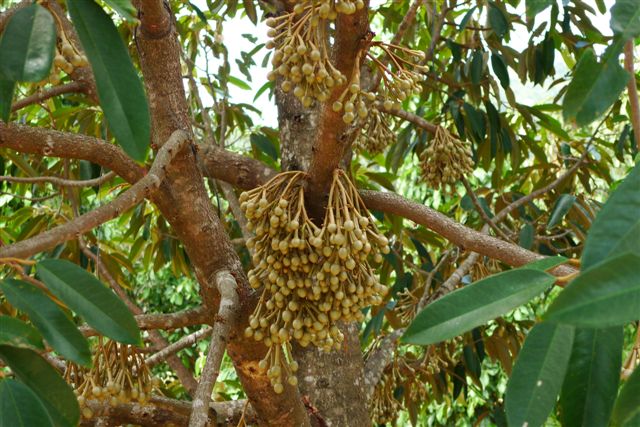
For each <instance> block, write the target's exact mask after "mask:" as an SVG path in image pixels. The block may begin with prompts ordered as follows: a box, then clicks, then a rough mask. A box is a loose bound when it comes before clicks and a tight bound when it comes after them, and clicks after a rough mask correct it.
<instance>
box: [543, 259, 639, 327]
mask: <svg viewBox="0 0 640 427" xmlns="http://www.w3.org/2000/svg"><path fill="white" fill-rule="evenodd" d="M545 319H547V320H549V321H553V322H563V323H569V324H571V325H574V326H581V327H592V328H600V327H609V326H616V325H623V324H625V323H628V322H631V321H633V320H637V319H640V256H636V255H632V254H624V255H621V256H619V257H615V258H611V259H609V260H607V261H605V262H603V263H600V264H598V265H596V266H595V267H592V268H591V269H588V270H586V271H584V272H583V273H582V274H580V275H579V276H578V277H577V278H576V279H575V280H573V281H572V282H571V283H570V284H569V286H567V287H566V288H565V289H564V290H563V291H562V292H561V293H560V295H558V297H557V298H556V299H555V300H554V301H553V303H552V304H551V306H550V307H549V309H548V310H547V313H546V314H545Z"/></svg>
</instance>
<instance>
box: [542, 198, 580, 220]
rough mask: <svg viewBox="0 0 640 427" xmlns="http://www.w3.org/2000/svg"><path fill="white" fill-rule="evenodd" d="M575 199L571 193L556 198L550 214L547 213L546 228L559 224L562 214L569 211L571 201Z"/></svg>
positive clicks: (571, 204)
mask: <svg viewBox="0 0 640 427" xmlns="http://www.w3.org/2000/svg"><path fill="white" fill-rule="evenodd" d="M575 201H576V196H574V195H571V194H562V195H561V196H560V197H558V200H556V203H555V205H554V206H553V209H552V210H551V215H549V222H548V223H547V228H553V227H555V226H556V225H558V224H560V222H561V221H562V219H563V218H564V216H565V215H566V214H567V213H568V212H569V210H570V209H571V207H572V206H573V203H574V202H575Z"/></svg>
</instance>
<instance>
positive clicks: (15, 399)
mask: <svg viewBox="0 0 640 427" xmlns="http://www.w3.org/2000/svg"><path fill="white" fill-rule="evenodd" d="M35 426H37V427H49V426H53V422H52V421H51V418H49V414H48V413H47V410H46V409H45V407H44V405H43V404H42V402H41V401H40V399H38V396H36V395H35V393H33V392H32V391H31V390H30V389H29V387H27V386H26V385H24V384H23V383H21V382H19V381H15V380H12V379H11V378H6V379H4V380H2V381H0V427H35Z"/></svg>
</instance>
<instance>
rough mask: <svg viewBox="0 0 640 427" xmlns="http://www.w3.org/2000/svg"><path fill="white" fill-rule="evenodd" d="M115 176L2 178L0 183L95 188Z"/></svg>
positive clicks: (110, 173) (113, 173)
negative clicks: (88, 177) (74, 178)
mask: <svg viewBox="0 0 640 427" xmlns="http://www.w3.org/2000/svg"><path fill="white" fill-rule="evenodd" d="M114 176H116V173H115V172H113V171H111V172H109V173H107V174H104V175H102V176H100V177H98V178H94V179H86V180H81V181H76V180H72V179H64V178H59V177H57V176H37V177H16V176H0V182H2V181H6V182H14V183H27V184H41V183H47V182H48V183H51V184H54V185H59V186H61V187H95V186H97V185H100V184H103V183H105V182H107V181H109V180H110V179H111V178H113V177H114Z"/></svg>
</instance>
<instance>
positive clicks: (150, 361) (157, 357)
mask: <svg viewBox="0 0 640 427" xmlns="http://www.w3.org/2000/svg"><path fill="white" fill-rule="evenodd" d="M211 331H212V329H211V327H210V326H206V327H204V328H202V329H200V330H199V331H196V332H194V333H192V334H189V335H187V336H184V337H182V338H180V339H179V340H178V341H176V342H174V343H173V344H169V345H168V346H166V347H164V348H163V349H162V350H160V351H158V352H157V353H155V354H153V355H151V356H149V357H147V358H146V359H145V361H144V363H146V364H147V366H149V367H153V366H155V365H157V364H158V363H161V362H162V361H164V360H165V359H166V358H167V357H168V356H170V355H172V354H175V353H177V352H179V351H180V350H182V349H184V348H187V347H190V346H192V345H194V344H195V343H197V342H198V341H200V340H201V339H204V338H206V337H208V336H209V335H211Z"/></svg>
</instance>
